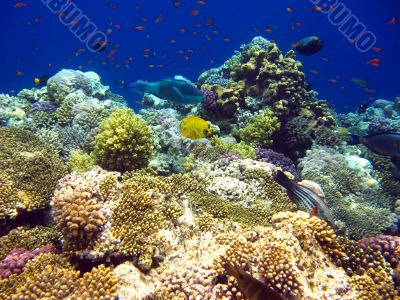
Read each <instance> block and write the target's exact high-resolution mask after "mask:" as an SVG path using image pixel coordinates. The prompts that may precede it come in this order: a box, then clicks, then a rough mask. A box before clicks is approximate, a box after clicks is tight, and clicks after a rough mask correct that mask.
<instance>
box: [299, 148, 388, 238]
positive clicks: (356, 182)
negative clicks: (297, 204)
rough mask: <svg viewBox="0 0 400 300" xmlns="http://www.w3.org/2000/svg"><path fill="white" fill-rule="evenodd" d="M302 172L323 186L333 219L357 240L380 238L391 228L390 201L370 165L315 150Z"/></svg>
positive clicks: (330, 151)
mask: <svg viewBox="0 0 400 300" xmlns="http://www.w3.org/2000/svg"><path fill="white" fill-rule="evenodd" d="M299 168H300V170H301V171H300V174H301V177H302V178H303V179H309V180H312V181H315V182H317V183H319V184H321V186H322V188H323V190H324V192H325V195H326V199H327V204H328V206H329V207H330V209H331V210H332V212H333V214H334V216H335V217H336V219H337V220H338V221H341V222H343V223H344V224H345V228H346V230H347V231H348V232H349V233H350V235H351V236H353V237H354V238H362V237H365V236H371V235H376V234H379V233H381V232H382V231H384V230H385V229H387V228H388V227H389V226H390V225H391V223H392V214H391V212H390V210H389V209H388V207H391V205H392V204H391V198H390V197H389V196H388V194H387V193H385V192H384V191H383V190H382V189H381V188H380V187H379V182H378V181H377V180H376V179H375V178H374V176H373V174H372V166H371V164H370V163H369V161H367V160H365V159H362V158H360V157H358V156H356V155H353V154H352V153H348V154H345V155H343V154H342V153H340V152H339V151H337V150H334V149H332V148H327V147H323V146H315V147H313V148H312V150H310V151H308V153H307V156H306V157H305V158H304V159H302V160H300V163H299ZM342 226H343V225H342Z"/></svg>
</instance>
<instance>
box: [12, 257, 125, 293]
mask: <svg viewBox="0 0 400 300" xmlns="http://www.w3.org/2000/svg"><path fill="white" fill-rule="evenodd" d="M41 256H43V255H41ZM41 256H39V257H38V258H37V259H36V260H33V261H32V263H30V266H29V263H28V266H27V271H26V272H24V273H22V274H21V275H20V276H21V278H24V279H25V282H23V283H22V284H19V285H18V287H17V289H16V291H15V293H14V294H13V295H12V299H13V300H22V299H24V300H30V299H32V300H37V299H104V300H105V299H109V300H112V299H115V297H116V296H117V288H118V280H117V278H116V277H115V276H114V274H113V273H112V270H111V269H110V268H107V267H105V266H104V265H100V266H99V267H98V268H93V269H92V270H91V272H88V273H85V274H84V275H83V277H80V272H79V271H75V270H74V269H73V268H72V267H71V266H70V265H69V264H68V263H62V261H60V260H57V258H52V257H51V255H50V256H48V257H44V256H43V257H41ZM53 256H54V255H53ZM46 262H47V264H46Z"/></svg>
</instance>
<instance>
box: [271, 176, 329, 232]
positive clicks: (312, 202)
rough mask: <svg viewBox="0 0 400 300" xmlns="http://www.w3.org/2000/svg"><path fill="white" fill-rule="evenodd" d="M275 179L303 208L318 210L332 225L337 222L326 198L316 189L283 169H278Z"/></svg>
mask: <svg viewBox="0 0 400 300" xmlns="http://www.w3.org/2000/svg"><path fill="white" fill-rule="evenodd" d="M274 179H275V181H276V182H277V183H279V184H280V185H281V186H283V187H284V188H285V189H286V191H287V194H288V196H289V198H290V199H292V200H293V201H294V202H295V203H296V204H297V206H298V207H299V208H300V209H301V210H304V211H307V212H315V210H316V213H317V214H318V216H320V217H321V218H322V219H324V220H326V221H328V222H329V223H331V224H332V225H333V224H335V223H334V219H333V215H332V213H331V211H330V210H329V208H328V206H327V205H326V203H325V201H324V199H322V198H321V197H320V196H319V195H317V194H316V193H315V192H314V191H312V190H311V189H309V188H307V187H305V186H303V185H301V184H298V183H296V182H294V181H292V180H290V179H289V178H288V177H287V176H286V175H285V173H283V172H282V171H278V172H277V174H276V176H275V178H274Z"/></svg>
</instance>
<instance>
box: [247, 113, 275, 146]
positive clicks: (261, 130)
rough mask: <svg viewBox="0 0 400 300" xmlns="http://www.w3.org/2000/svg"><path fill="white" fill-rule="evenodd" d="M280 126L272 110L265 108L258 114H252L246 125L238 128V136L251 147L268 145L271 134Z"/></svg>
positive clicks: (270, 140)
mask: <svg viewBox="0 0 400 300" xmlns="http://www.w3.org/2000/svg"><path fill="white" fill-rule="evenodd" d="M280 126H281V124H280V122H279V119H278V118H277V117H276V116H275V114H274V112H273V111H272V110H270V109H269V108H265V109H264V110H263V111H262V112H261V113H260V114H256V115H254V116H253V117H252V118H251V119H250V121H249V123H248V124H247V125H246V127H244V128H243V129H241V130H240V138H241V139H242V141H244V142H245V143H247V144H249V145H251V146H253V147H257V146H270V145H271V144H272V135H273V134H274V133H275V132H276V131H277V130H279V128H280Z"/></svg>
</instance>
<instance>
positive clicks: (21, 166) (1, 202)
mask: <svg viewBox="0 0 400 300" xmlns="http://www.w3.org/2000/svg"><path fill="white" fill-rule="evenodd" d="M0 139H1V141H2V143H1V145H0V160H1V162H2V163H1V165H0V180H1V181H2V183H3V184H2V187H1V189H0V192H1V194H0V219H2V220H4V219H8V218H15V217H16V216H17V215H18V214H20V213H22V212H23V211H33V210H38V209H43V208H45V207H47V206H48V204H49V202H50V198H51V195H52V193H53V190H54V188H55V186H56V184H57V181H58V179H59V178H61V177H62V176H63V175H64V174H65V171H66V170H65V167H64V165H63V163H62V161H61V159H60V158H59V156H58V155H57V154H56V153H54V151H53V149H52V148H51V147H49V146H48V145H46V144H45V143H43V141H42V140H41V139H38V138H36V137H35V136H34V135H33V134H32V133H31V132H28V131H25V130H22V129H17V128H3V127H2V128H0Z"/></svg>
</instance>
